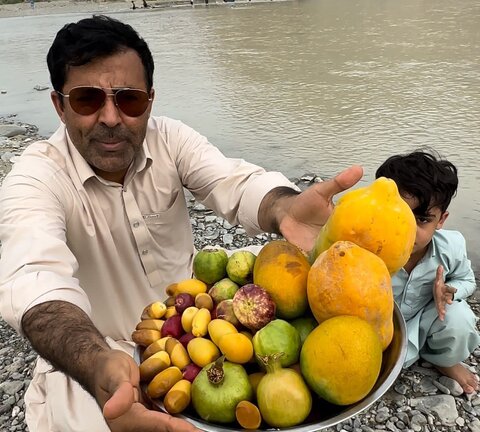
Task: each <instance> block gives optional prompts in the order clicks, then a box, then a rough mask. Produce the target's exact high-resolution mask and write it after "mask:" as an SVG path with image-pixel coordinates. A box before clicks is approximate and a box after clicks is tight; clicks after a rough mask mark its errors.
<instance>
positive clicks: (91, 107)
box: [57, 86, 152, 117]
mask: <svg viewBox="0 0 480 432" xmlns="http://www.w3.org/2000/svg"><path fill="white" fill-rule="evenodd" d="M106 90H110V91H111V93H107V91H106ZM57 93H58V94H59V95H61V96H63V97H65V98H68V100H69V102H70V106H71V107H72V109H73V111H75V112H76V113H77V114H80V115H84V116H88V115H92V114H94V113H96V112H97V111H98V110H99V109H100V108H101V107H102V106H103V105H104V103H105V101H106V99H107V97H108V96H112V97H113V100H114V101H115V105H116V106H117V108H118V109H120V111H122V112H123V113H124V114H125V115H127V116H128V117H139V116H141V115H142V114H143V113H144V112H145V111H146V110H147V108H148V104H149V103H150V102H151V100H152V98H151V97H150V96H149V95H148V93H147V92H146V91H145V90H139V89H132V88H108V89H105V88H102V87H89V86H80V87H73V88H72V89H70V92H69V93H68V94H63V93H61V92H59V91H57Z"/></svg>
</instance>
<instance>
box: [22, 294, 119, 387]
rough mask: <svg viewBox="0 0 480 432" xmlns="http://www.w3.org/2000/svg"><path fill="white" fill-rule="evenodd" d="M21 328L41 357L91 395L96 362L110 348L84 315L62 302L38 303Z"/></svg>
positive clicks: (27, 313)
mask: <svg viewBox="0 0 480 432" xmlns="http://www.w3.org/2000/svg"><path fill="white" fill-rule="evenodd" d="M22 327H23V331H24V332H25V335H26V336H27V338H28V339H29V340H30V343H31V344H32V346H33V348H34V349H35V350H36V351H37V352H38V353H39V354H40V356H42V357H43V358H45V359H46V360H48V361H49V362H50V363H51V364H52V365H53V366H54V367H55V368H56V369H58V370H60V371H62V372H64V373H65V374H66V375H69V376H71V377H72V378H74V379H75V380H76V381H78V382H79V383H80V384H81V385H82V386H83V387H84V388H85V389H86V390H87V391H88V392H89V393H91V394H93V371H94V364H95V360H96V358H97V355H98V354H99V353H100V352H102V351H105V350H109V349H110V348H109V346H108V344H107V343H106V342H105V341H104V339H103V337H102V335H101V334H100V332H99V331H98V330H97V329H96V327H95V326H94V325H93V323H92V321H91V320H90V318H89V317H88V316H87V314H85V312H83V311H82V310H81V309H80V308H79V307H77V306H75V305H73V304H72V303H68V302H64V301H50V302H46V303H41V304H39V305H37V306H34V307H33V308H32V309H30V310H28V311H27V312H26V313H25V315H24V316H23V319H22Z"/></svg>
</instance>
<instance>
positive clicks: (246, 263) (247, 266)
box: [227, 250, 256, 286]
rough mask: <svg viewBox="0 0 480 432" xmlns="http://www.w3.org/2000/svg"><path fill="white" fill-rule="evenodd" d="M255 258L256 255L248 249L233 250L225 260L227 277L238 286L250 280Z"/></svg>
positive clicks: (251, 279)
mask: <svg viewBox="0 0 480 432" xmlns="http://www.w3.org/2000/svg"><path fill="white" fill-rule="evenodd" d="M255 259H256V255H255V254H253V253H252V252H250V251H246V250H241V251H236V252H234V253H233V254H232V255H231V256H230V257H229V258H228V262H227V275H228V277H229V279H231V280H232V281H234V282H235V283H237V284H238V285H240V286H242V285H245V284H247V283H250V282H252V281H253V267H254V265H255Z"/></svg>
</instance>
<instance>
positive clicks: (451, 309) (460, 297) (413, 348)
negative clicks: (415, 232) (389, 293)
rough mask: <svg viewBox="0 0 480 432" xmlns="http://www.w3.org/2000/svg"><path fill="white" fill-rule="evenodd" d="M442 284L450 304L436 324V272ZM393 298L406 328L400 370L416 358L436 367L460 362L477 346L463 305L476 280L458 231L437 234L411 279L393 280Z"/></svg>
mask: <svg viewBox="0 0 480 432" xmlns="http://www.w3.org/2000/svg"><path fill="white" fill-rule="evenodd" d="M440 264H441V265H442V266H443V268H444V272H443V275H444V278H445V283H446V284H448V285H450V286H452V287H454V288H456V289H457V292H456V293H455V298H454V301H453V304H451V305H448V304H447V305H446V313H445V319H444V320H443V321H440V319H439V318H438V313H437V310H436V307H435V301H434V300H433V285H434V283H435V276H436V272H437V267H438V266H439V265H440ZM392 285H393V295H394V298H395V302H396V303H397V305H398V306H399V307H400V310H401V311H402V314H403V316H404V318H405V321H406V323H407V334H408V351H407V356H406V359H405V363H404V367H408V366H410V365H411V364H413V363H414V362H415V361H416V360H418V359H419V358H420V357H422V358H423V359H425V360H427V361H428V362H430V363H432V364H435V365H437V366H443V367H448V366H453V365H455V364H457V363H460V362H462V361H464V360H465V359H466V358H467V357H468V356H469V355H470V353H471V352H472V351H473V350H474V349H475V348H477V346H478V345H479V343H480V336H479V335H478V333H477V330H476V327H475V322H476V317H475V315H474V313H473V311H472V310H471V309H470V306H469V305H468V303H467V302H466V301H465V299H466V298H467V297H469V296H470V295H471V294H473V292H474V291H475V288H476V284H475V275H474V273H473V270H472V267H471V263H470V260H469V259H468V258H467V252H466V246H465V238H464V237H463V235H462V234H461V233H459V232H458V231H450V230H437V231H436V232H435V234H434V236H433V238H432V242H431V243H430V245H429V248H428V250H427V253H426V254H425V256H424V257H423V258H422V259H421V260H420V261H419V262H418V264H417V265H416V266H415V268H414V269H413V270H412V272H411V273H410V274H408V273H407V272H406V271H405V269H403V268H402V269H400V270H399V271H398V272H397V273H396V274H395V275H393V276H392Z"/></svg>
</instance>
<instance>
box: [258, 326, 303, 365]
mask: <svg viewBox="0 0 480 432" xmlns="http://www.w3.org/2000/svg"><path fill="white" fill-rule="evenodd" d="M301 347H302V344H301V341H300V335H299V334H298V331H297V330H296V328H295V327H294V326H292V325H291V324H290V323H288V322H287V321H284V320H282V319H275V320H273V321H270V322H269V323H268V324H267V325H266V326H265V327H263V328H262V329H260V330H259V331H257V332H256V333H255V336H253V349H254V351H255V355H257V356H261V357H266V356H270V355H273V354H277V353H283V355H282V356H281V357H280V364H281V365H282V367H288V366H290V365H292V364H294V363H297V362H298V358H299V356H300V349H301Z"/></svg>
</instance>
